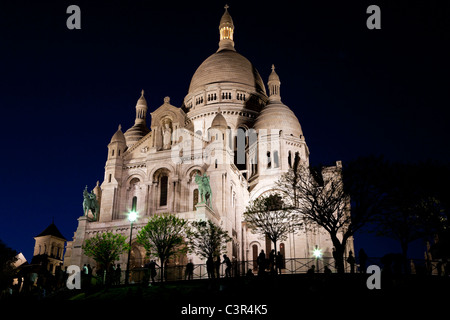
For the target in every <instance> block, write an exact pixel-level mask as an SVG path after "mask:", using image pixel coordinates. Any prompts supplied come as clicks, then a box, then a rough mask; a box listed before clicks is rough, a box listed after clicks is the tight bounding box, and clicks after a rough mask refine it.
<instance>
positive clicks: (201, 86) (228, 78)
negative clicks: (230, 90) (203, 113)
mask: <svg viewBox="0 0 450 320" xmlns="http://www.w3.org/2000/svg"><path fill="white" fill-rule="evenodd" d="M217 83H236V84H241V85H244V86H246V87H247V90H248V92H249V93H259V94H261V93H262V94H264V95H265V94H266V89H265V87H264V83H263V81H262V79H261V76H260V75H259V73H258V71H257V70H256V68H255V67H254V66H253V64H252V63H251V62H250V61H248V59H247V58H245V57H244V56H242V55H241V54H239V53H237V52H236V51H234V50H227V49H224V50H220V51H218V52H216V53H214V54H212V55H211V56H209V57H208V58H207V59H206V60H205V61H203V63H202V64H201V65H200V66H199V67H198V68H197V70H196V71H195V73H194V76H193V77H192V80H191V84H190V85H189V94H191V93H195V92H197V91H199V90H205V87H206V86H207V85H211V84H217Z"/></svg>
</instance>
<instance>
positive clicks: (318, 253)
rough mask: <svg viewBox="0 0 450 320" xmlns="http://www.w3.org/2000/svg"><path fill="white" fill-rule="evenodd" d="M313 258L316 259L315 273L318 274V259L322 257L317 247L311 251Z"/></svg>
mask: <svg viewBox="0 0 450 320" xmlns="http://www.w3.org/2000/svg"><path fill="white" fill-rule="evenodd" d="M313 256H314V257H315V258H316V272H319V259H320V258H321V257H322V250H321V249H319V247H318V246H317V245H316V248H315V249H314V251H313Z"/></svg>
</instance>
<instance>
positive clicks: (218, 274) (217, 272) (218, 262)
mask: <svg viewBox="0 0 450 320" xmlns="http://www.w3.org/2000/svg"><path fill="white" fill-rule="evenodd" d="M220 263H221V262H220V256H217V259H216V261H215V264H214V267H215V268H216V274H217V279H220Z"/></svg>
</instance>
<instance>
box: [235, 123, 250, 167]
mask: <svg viewBox="0 0 450 320" xmlns="http://www.w3.org/2000/svg"><path fill="white" fill-rule="evenodd" d="M246 138H247V135H246V132H245V129H244V128H238V129H237V135H236V137H235V144H234V164H235V165H236V167H237V168H238V169H239V170H245V169H247V165H246V163H245V160H246V159H245V144H246Z"/></svg>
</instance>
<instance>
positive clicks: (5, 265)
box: [0, 240, 17, 290]
mask: <svg viewBox="0 0 450 320" xmlns="http://www.w3.org/2000/svg"><path fill="white" fill-rule="evenodd" d="M16 256H17V252H16V250H13V249H11V248H10V247H8V246H7V245H6V244H5V243H4V242H3V241H2V240H0V290H3V289H5V288H7V287H8V286H9V285H10V284H11V281H12V279H13V275H14V270H13V263H14V262H15V261H16V260H17V258H16Z"/></svg>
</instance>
